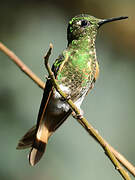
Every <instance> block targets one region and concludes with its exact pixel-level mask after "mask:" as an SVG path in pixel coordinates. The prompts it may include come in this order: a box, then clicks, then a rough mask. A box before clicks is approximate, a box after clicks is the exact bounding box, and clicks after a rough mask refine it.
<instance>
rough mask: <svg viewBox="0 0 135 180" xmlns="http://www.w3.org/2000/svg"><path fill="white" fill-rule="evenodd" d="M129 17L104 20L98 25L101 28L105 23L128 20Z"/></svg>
mask: <svg viewBox="0 0 135 180" xmlns="http://www.w3.org/2000/svg"><path fill="white" fill-rule="evenodd" d="M127 18H128V16H120V17H116V18H110V19H103V20H101V21H100V22H99V23H98V25H99V27H100V26H101V25H103V24H105V23H108V22H112V21H117V20H122V19H127Z"/></svg>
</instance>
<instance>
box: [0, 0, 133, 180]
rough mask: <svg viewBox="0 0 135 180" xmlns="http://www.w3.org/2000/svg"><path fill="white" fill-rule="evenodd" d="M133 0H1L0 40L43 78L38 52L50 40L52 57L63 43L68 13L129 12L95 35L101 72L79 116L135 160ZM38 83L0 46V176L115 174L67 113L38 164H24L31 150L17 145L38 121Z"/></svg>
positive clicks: (43, 179) (58, 179)
mask: <svg viewBox="0 0 135 180" xmlns="http://www.w3.org/2000/svg"><path fill="white" fill-rule="evenodd" d="M134 12H135V1H133V0H124V1H123V0H119V1H116V0H113V1H107V0H102V1H98V0H68V1H62V0H48V1H47V0H29V1H25V0H20V1H19V0H18V1H17V0H16V1H15V0H12V1H10V0H8V1H7V0H5V1H0V41H2V42H3V43H4V44H5V45H7V46H8V47H9V48H10V49H12V50H13V51H14V52H15V53H16V54H17V55H18V56H19V57H20V58H21V59H22V60H23V62H24V63H26V64H27V65H28V66H29V67H30V68H31V69H32V70H33V71H34V72H35V73H36V74H37V75H38V76H39V77H40V78H41V79H42V80H44V81H45V75H47V72H46V70H45V68H44V63H43V56H44V54H45V52H46V51H47V50H48V47H49V43H50V42H52V43H53V45H54V50H53V55H52V56H51V63H52V62H54V60H55V58H56V57H57V56H58V55H59V53H61V52H62V50H64V49H65V48H66V45H67V40H66V28H67V24H68V21H69V19H71V17H73V16H75V15H77V14H80V13H88V14H91V15H93V16H96V17H99V18H110V17H116V16H121V15H125V16H129V19H127V20H123V21H117V22H113V23H110V24H106V25H104V26H103V27H102V28H101V29H100V30H99V33H98V36H97V41H96V45H97V57H98V60H99V63H100V76H99V79H98V81H97V82H96V85H95V88H94V89H93V91H92V92H91V93H90V94H89V95H88V97H87V99H85V101H84V103H83V105H82V109H83V110H84V114H85V117H86V118H87V119H88V120H89V122H90V123H91V124H92V125H93V126H94V127H95V128H96V129H97V130H98V131H99V132H100V134H101V135H102V136H103V137H104V138H105V139H106V140H107V141H108V142H109V143H110V144H111V145H112V146H114V147H115V148H116V149H117V150H118V151H120V152H121V153H122V154H123V155H124V156H125V157H126V158H127V159H128V160H129V161H131V162H132V163H133V164H135V141H134V137H135V135H134V132H135V118H134V117H135V95H134V94H135V58H134V57H135V50H134V48H135V40H134V36H135V23H134V22H135V13H134ZM42 93H43V92H42V90H41V89H40V88H39V87H37V85H35V84H34V83H33V82H32V81H31V80H30V79H29V78H28V77H26V75H25V74H23V73H22V72H21V71H20V70H19V68H18V67H17V66H15V65H14V64H13V63H12V62H11V61H10V60H9V58H8V57H7V56H6V55H5V54H3V53H2V52H0V144H1V146H0V180H24V179H33V180H36V179H39V180H63V179H64V180H69V179H70V180H71V179H78V180H82V179H104V180H108V179H109V180H112V179H115V180H117V179H118V180H119V179H121V177H120V175H119V174H118V173H117V171H115V169H114V167H113V165H112V164H111V162H110V161H109V160H108V158H107V157H106V156H105V154H104V152H103V150H102V148H101V147H100V146H99V145H98V144H97V143H96V142H95V141H94V140H93V139H92V138H91V137H89V135H88V134H87V133H86V132H85V130H84V129H83V128H82V127H81V126H80V125H79V124H78V123H77V122H76V120H75V119H73V118H72V117H70V118H69V119H68V120H67V121H66V122H65V123H64V124H63V125H62V126H61V127H60V128H59V129H58V131H57V132H56V133H55V134H54V136H52V138H51V139H50V141H49V143H48V146H47V150H46V153H45V155H44V157H43V158H42V160H41V161H40V163H39V164H37V166H35V167H30V166H29V163H28V158H27V155H28V152H29V150H24V151H18V150H16V145H17V142H18V140H19V138H21V136H22V135H24V133H25V132H26V131H27V130H28V129H29V128H30V127H31V126H33V125H34V124H35V123H36V119H37V114H38V110H39V106H40V101H41V98H42Z"/></svg>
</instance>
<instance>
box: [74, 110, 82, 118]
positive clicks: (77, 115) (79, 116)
mask: <svg viewBox="0 0 135 180" xmlns="http://www.w3.org/2000/svg"><path fill="white" fill-rule="evenodd" d="M79 111H80V114H76V113H75V112H74V111H73V112H72V116H73V118H75V119H82V118H83V114H84V112H83V110H82V109H79Z"/></svg>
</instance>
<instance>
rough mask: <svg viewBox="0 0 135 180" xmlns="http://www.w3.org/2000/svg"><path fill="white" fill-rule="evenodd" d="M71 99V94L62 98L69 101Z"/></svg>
mask: <svg viewBox="0 0 135 180" xmlns="http://www.w3.org/2000/svg"><path fill="white" fill-rule="evenodd" d="M69 99H71V96H70V95H67V96H66V97H65V98H64V97H61V98H60V100H61V101H68V100H69Z"/></svg>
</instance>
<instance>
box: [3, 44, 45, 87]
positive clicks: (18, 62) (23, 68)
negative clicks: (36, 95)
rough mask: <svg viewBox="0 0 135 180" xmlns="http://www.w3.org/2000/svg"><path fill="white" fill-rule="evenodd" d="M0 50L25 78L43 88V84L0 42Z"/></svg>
mask: <svg viewBox="0 0 135 180" xmlns="http://www.w3.org/2000/svg"><path fill="white" fill-rule="evenodd" d="M0 50H1V51H3V52H4V53H5V54H6V55H7V56H8V57H9V58H10V59H11V60H12V61H13V62H14V63H15V64H16V65H17V66H18V67H19V68H20V69H21V70H22V71H23V72H24V73H25V74H26V75H27V76H29V77H30V78H31V79H32V80H33V81H34V82H35V83H36V84H37V85H38V86H39V87H40V88H42V89H44V88H45V83H44V82H43V81H42V80H41V79H40V78H39V77H37V76H36V75H35V74H34V73H33V72H32V71H31V70H30V69H29V68H28V67H27V66H26V65H25V64H24V63H23V62H22V61H21V60H20V59H19V58H18V57H17V56H16V55H15V54H14V53H13V51H11V50H10V49H8V48H7V47H6V46H4V44H2V43H1V42H0Z"/></svg>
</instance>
